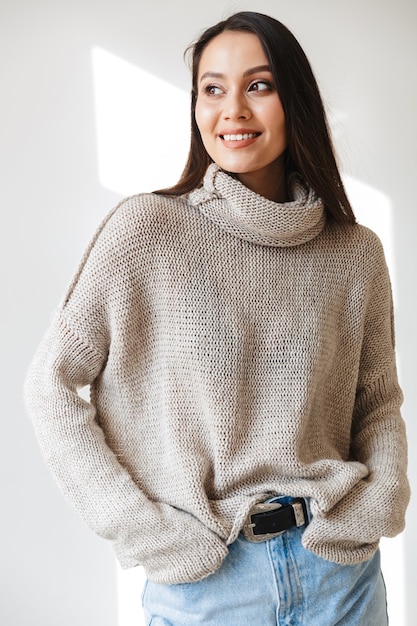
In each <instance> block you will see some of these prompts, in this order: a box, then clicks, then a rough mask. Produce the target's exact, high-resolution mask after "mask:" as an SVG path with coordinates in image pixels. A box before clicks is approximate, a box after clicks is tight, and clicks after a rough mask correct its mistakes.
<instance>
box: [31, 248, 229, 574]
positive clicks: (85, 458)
mask: <svg viewBox="0 0 417 626" xmlns="http://www.w3.org/2000/svg"><path fill="white" fill-rule="evenodd" d="M88 256H89V260H88V261H87V262H84V263H83V264H82V267H81V270H80V271H79V273H78V275H77V276H78V278H77V279H76V284H75V286H74V284H73V285H72V287H71V289H70V292H71V293H72V292H73V291H74V289H75V290H76V291H77V298H78V300H79V301H80V303H81V298H80V294H79V292H80V285H82V283H83V281H86V275H87V278H88V276H89V275H91V268H92V266H94V264H95V262H94V259H91V257H92V256H94V255H91V254H90V255H88ZM96 256H97V255H96ZM93 269H94V267H93ZM86 282H90V283H91V280H90V281H88V280H87V281H86ZM104 283H105V281H103V284H104ZM99 293H100V289H98V288H97V280H96V281H95V285H94V288H91V289H90V290H88V299H89V309H88V310H89V311H90V316H87V315H86V311H87V309H86V308H85V307H84V308H82V307H81V304H80V311H81V315H82V319H83V324H82V325H81V324H80V327H82V331H83V332H79V329H78V328H76V327H75V324H74V321H73V320H74V317H75V315H76V313H77V301H78V300H77V298H75V302H71V316H68V315H67V314H66V313H67V311H66V309H65V305H64V306H63V307H62V308H61V309H60V310H59V312H58V313H57V315H56V316H55V319H54V320H53V322H52V324H51V327H50V328H49V330H48V332H47V334H46V336H45V338H44V339H43V341H42V343H41V345H40V347H39V348H38V351H37V353H36V355H35V358H34V360H33V362H32V364H31V366H30V368H29V372H28V375H27V378H26V382H25V401H26V405H27V409H28V413H29V415H30V416H31V418H32V420H33V422H34V426H35V430H36V434H37V437H38V440H39V443H40V446H41V449H42V452H43V455H44V457H45V460H46V462H47V465H48V466H49V468H50V470H51V472H52V474H53V475H54V477H55V479H56V480H57V482H58V484H59V486H60V487H61V489H62V491H63V492H64V495H65V496H66V498H67V500H68V501H69V502H70V503H71V504H72V505H73V506H74V507H75V509H76V510H77V511H78V512H79V514H80V515H81V516H82V518H83V519H84V520H85V521H86V522H87V524H88V525H89V526H90V528H91V529H92V530H93V531H94V532H95V533H97V534H98V535H100V536H101V537H103V538H105V539H107V540H109V541H110V542H111V543H112V544H113V548H114V550H115V552H116V555H117V557H118V559H119V561H120V564H121V566H122V567H123V568H129V567H134V566H137V565H143V566H144V567H145V569H146V572H147V575H148V577H149V578H150V579H151V580H154V581H156V582H162V583H173V582H188V581H192V580H197V579H199V578H202V577H204V576H207V575H208V574H210V573H211V572H212V571H214V570H215V569H216V568H217V567H219V566H220V564H221V562H222V560H223V559H224V557H225V555H226V554H227V548H226V546H225V545H224V542H223V541H221V539H220V538H219V537H218V536H217V535H216V534H215V533H213V532H212V531H211V530H209V529H207V528H206V527H205V526H204V525H203V524H202V523H201V522H199V521H198V520H197V519H196V518H195V517H193V516H192V515H190V514H188V513H186V512H184V511H181V510H178V509H176V508H174V507H172V506H170V505H168V504H166V503H163V502H153V501H150V500H149V499H148V498H147V497H146V495H145V494H144V493H143V492H142V491H141V489H140V488H139V486H138V485H137V484H136V482H135V481H134V480H133V479H132V477H131V476H130V474H129V472H128V471H127V470H126V469H125V468H124V467H123V466H122V465H121V464H120V463H119V461H118V458H117V456H116V454H115V453H114V451H113V450H112V449H111V448H110V447H109V445H108V444H107V442H106V439H105V436H104V433H103V431H102V429H101V427H100V425H99V419H98V418H97V412H96V407H95V406H94V403H93V401H87V400H85V399H84V398H83V397H82V395H80V393H79V392H80V389H81V388H83V387H85V386H88V385H90V384H91V383H93V381H94V380H95V379H96V378H97V377H98V376H100V374H101V373H102V371H103V370H104V369H105V367H106V358H107V356H106V351H105V350H104V347H105V339H104V337H105V335H106V334H107V335H108V333H103V329H102V328H101V324H100V320H101V321H102V319H104V315H105V312H104V313H100V311H103V310H104V308H105V307H104V306H103V302H97V301H98V300H99ZM66 301H68V298H67V299H66ZM94 310H95V311H96V315H92V311H94ZM90 318H91V319H90ZM94 337H97V339H96V341H92V340H91V339H90V338H94ZM110 349H111V340H109V345H108V347H107V351H108V350H110ZM181 553H182V554H184V553H187V554H188V555H189V559H188V560H187V562H184V561H185V560H184V558H182V559H179V558H178V554H181Z"/></svg>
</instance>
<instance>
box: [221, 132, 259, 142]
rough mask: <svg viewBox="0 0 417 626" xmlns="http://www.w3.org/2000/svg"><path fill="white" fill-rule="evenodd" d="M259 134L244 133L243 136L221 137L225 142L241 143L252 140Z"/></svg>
mask: <svg viewBox="0 0 417 626" xmlns="http://www.w3.org/2000/svg"><path fill="white" fill-rule="evenodd" d="M258 134H259V133H245V134H244V135H240V134H239V135H223V139H224V140H225V141H242V139H252V138H253V137H256V136H257V135H258Z"/></svg>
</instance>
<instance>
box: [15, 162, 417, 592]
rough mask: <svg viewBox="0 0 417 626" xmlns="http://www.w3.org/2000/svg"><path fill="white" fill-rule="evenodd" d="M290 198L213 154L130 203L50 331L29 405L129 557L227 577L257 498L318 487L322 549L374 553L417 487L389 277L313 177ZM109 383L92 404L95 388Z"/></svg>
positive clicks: (85, 499) (316, 527) (357, 555)
mask: <svg viewBox="0 0 417 626" xmlns="http://www.w3.org/2000/svg"><path fill="white" fill-rule="evenodd" d="M292 193H293V197H294V200H293V201H292V202H289V203H286V204H275V203H272V202H270V201H268V200H266V199H265V198H262V197H261V196H258V195H257V194H255V193H253V192H251V191H250V190H249V189H247V188H246V187H244V186H243V185H242V184H241V183H239V181H237V180H235V179H233V178H232V177H230V176H229V175H227V174H226V173H224V172H222V171H221V170H219V169H218V167H217V166H215V165H212V166H210V168H209V169H208V172H207V175H206V178H205V182H204V187H203V188H201V189H199V190H196V191H195V192H193V193H192V194H190V196H189V197H188V198H168V197H162V196H156V195H152V194H146V195H139V196H135V197H132V198H130V199H127V200H125V201H123V202H122V203H121V204H120V205H119V206H118V207H116V209H115V210H113V211H112V213H111V214H110V215H109V216H108V218H107V219H106V220H105V222H104V223H103V224H102V226H101V227H100V229H99V230H98V232H97V233H96V235H95V237H94V239H93V241H92V243H91V245H90V247H89V249H88V250H87V252H86V254H85V257H84V259H83V261H82V263H81V266H80V268H79V270H78V272H77V274H76V275H75V277H74V280H73V282H72V284H71V286H70V288H69V290H68V292H67V294H66V295H65V298H64V301H63V303H62V305H61V306H60V307H59V310H58V312H57V314H56V317H55V319H54V321H53V323H52V325H51V328H50V329H49V331H48V333H47V335H46V337H45V339H44V340H43V342H42V344H41V346H40V348H39V350H38V352H37V354H36V357H35V359H34V361H33V364H32V366H31V368H30V371H29V374H28V378H27V382H26V401H27V406H28V410H29V412H30V414H31V416H32V418H33V420H34V423H35V427H36V431H37V434H38V437H39V441H40V444H41V447H42V449H43V453H44V455H45V458H46V460H47V463H48V464H49V466H50V468H51V470H52V472H53V473H54V475H55V477H56V479H57V480H58V482H59V484H60V485H61V487H62V489H63V491H64V492H65V494H66V497H67V498H68V499H69V500H70V501H71V502H72V503H73V504H74V506H75V507H76V508H77V510H78V511H79V512H80V513H81V515H82V516H83V518H84V519H85V520H86V522H87V523H88V524H89V525H90V526H91V528H92V529H93V530H94V531H95V532H96V533H98V534H99V535H101V536H103V537H105V538H107V539H109V540H111V541H112V543H113V545H114V549H115V551H116V554H117V556H118V558H119V560H120V563H121V565H122V567H124V568H127V567H132V566H135V565H139V564H141V565H144V567H145V569H146V573H147V575H148V577H149V578H150V579H151V580H153V581H156V582H161V583H178V582H187V581H193V580H198V579H199V578H202V577H204V576H207V575H209V574H210V573H211V572H213V571H214V570H215V569H216V568H218V567H219V566H220V564H221V562H222V560H223V559H224V557H225V555H226V554H227V544H229V543H231V542H233V541H234V540H235V539H236V537H237V535H238V533H239V530H240V528H241V526H242V524H243V521H244V519H245V516H246V513H247V511H248V509H249V508H250V506H251V505H252V504H253V503H254V502H258V501H261V500H263V499H265V498H266V497H268V496H269V495H272V494H285V495H293V496H306V497H309V498H311V508H312V511H313V520H312V522H311V523H310V525H309V526H308V527H307V529H306V531H305V533H304V535H303V543H304V546H305V547H306V548H307V549H309V550H312V551H313V552H315V553H316V554H318V555H320V556H322V557H324V558H326V559H330V560H332V561H336V562H338V563H344V564H347V563H356V562H359V561H361V560H365V559H367V558H369V557H371V556H372V554H373V553H374V551H375V550H376V548H377V546H378V542H379V539H380V537H381V536H382V535H387V536H392V535H395V534H397V533H398V532H400V531H401V530H402V528H403V525H404V513H405V509H406V506H407V502H408V497H409V490H408V483H407V479H406V474H405V472H406V443H405V432H404V424H403V421H402V419H401V416H400V412H399V407H400V405H401V401H402V395H401V390H400V388H399V386H398V382H397V375H396V368H395V356H394V340H393V322H392V305H391V293H390V284H389V277H388V273H387V268H386V265H385V261H384V255H383V251H382V247H381V244H380V242H379V240H378V239H377V237H376V235H375V234H374V233H372V232H371V231H369V230H368V229H366V228H364V227H361V226H357V225H356V226H351V227H341V226H338V225H336V224H335V223H333V222H329V221H328V222H326V221H325V213H324V210H323V206H322V204H321V202H320V200H319V199H318V198H317V197H316V196H315V194H314V193H313V192H312V191H311V190H308V189H306V188H305V187H304V186H303V184H302V182H301V181H299V180H298V179H295V180H293V191H292ZM86 385H91V402H87V401H85V400H83V399H82V398H81V397H80V396H79V395H78V393H77V390H79V388H81V387H83V386H86Z"/></svg>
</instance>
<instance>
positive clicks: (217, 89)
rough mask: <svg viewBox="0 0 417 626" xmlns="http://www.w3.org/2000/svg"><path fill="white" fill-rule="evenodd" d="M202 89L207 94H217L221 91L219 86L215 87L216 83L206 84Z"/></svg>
mask: <svg viewBox="0 0 417 626" xmlns="http://www.w3.org/2000/svg"><path fill="white" fill-rule="evenodd" d="M203 91H204V93H206V94H207V95H208V96H218V95H219V94H221V92H222V90H221V89H220V87H217V86H216V85H207V86H206V87H204V88H203Z"/></svg>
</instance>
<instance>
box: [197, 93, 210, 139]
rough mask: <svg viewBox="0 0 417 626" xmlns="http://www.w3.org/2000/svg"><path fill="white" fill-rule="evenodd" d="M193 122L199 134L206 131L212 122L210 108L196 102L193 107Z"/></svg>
mask: <svg viewBox="0 0 417 626" xmlns="http://www.w3.org/2000/svg"><path fill="white" fill-rule="evenodd" d="M195 121H196V122H197V126H198V129H199V131H200V133H204V132H206V131H208V130H209V129H210V127H211V126H212V124H213V122H214V115H213V111H212V110H211V108H210V107H207V106H204V105H203V104H199V103H198V100H197V103H196V107H195Z"/></svg>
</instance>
